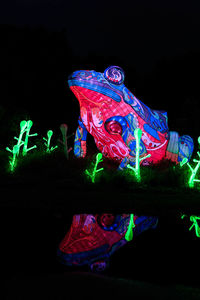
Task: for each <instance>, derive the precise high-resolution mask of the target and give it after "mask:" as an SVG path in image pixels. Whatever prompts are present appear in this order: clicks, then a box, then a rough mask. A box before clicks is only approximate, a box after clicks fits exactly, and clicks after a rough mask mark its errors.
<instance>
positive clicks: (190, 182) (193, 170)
mask: <svg viewBox="0 0 200 300" xmlns="http://www.w3.org/2000/svg"><path fill="white" fill-rule="evenodd" d="M198 143H199V145H200V137H198ZM197 155H198V156H199V158H200V152H199V151H197ZM193 162H195V163H197V165H196V167H195V168H193V167H192V166H191V165H190V163H189V162H188V159H187V158H186V157H185V158H184V159H183V160H182V161H181V162H180V167H183V166H184V165H185V164H187V166H188V167H189V169H190V171H191V175H190V177H189V180H188V185H189V187H190V188H193V187H194V182H200V180H199V179H196V178H195V177H196V174H197V171H198V170H199V167H200V160H197V159H193Z"/></svg>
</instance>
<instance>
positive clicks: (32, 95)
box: [0, 0, 200, 135]
mask: <svg viewBox="0 0 200 300" xmlns="http://www.w3.org/2000/svg"><path fill="white" fill-rule="evenodd" d="M2 26H3V27H2ZM6 26H8V27H9V26H11V27H9V29H7V27H6ZM0 28H3V29H1V40H2V41H3V47H2V48H1V49H0V51H1V66H2V67H1V71H0V75H1V80H0V84H1V93H2V96H1V99H3V100H1V101H2V102H1V103H3V104H2V107H3V108H2V109H1V115H4V118H7V115H6V114H5V113H4V112H5V107H6V106H8V105H10V107H11V106H12V109H13V107H17V108H18V110H20V109H21V108H23V109H25V111H26V110H28V113H29V115H31V116H33V117H35V118H36V117H37V118H38V120H39V119H42V118H45V119H46V120H49V119H51V120H53V119H54V120H58V122H63V121H65V119H67V118H68V119H69V122H70V118H72V116H74V120H75V119H76V118H77V115H78V113H79V108H78V104H77V103H76V104H75V102H74V103H73V104H72V102H70V101H69V97H71V96H72V95H71V92H70V91H69V89H68V86H67V77H68V75H69V74H70V73H71V72H72V71H75V70H77V69H95V70H96V71H100V72H103V71H104V69H105V68H106V67H107V66H108V65H113V64H115V65H120V66H121V67H122V68H123V69H124V70H125V74H126V79H125V80H126V81H125V84H126V85H127V87H128V88H129V89H130V90H131V91H132V92H133V94H135V95H136V96H137V97H138V98H139V99H141V100H142V101H143V102H144V103H145V104H147V105H148V106H150V107H151V108H154V109H161V110H167V111H168V112H169V113H170V114H169V117H170V122H171V123H170V126H171V129H173V130H174V129H177V126H178V129H177V131H178V130H182V129H183V131H184V130H186V129H187V133H188V134H191V129H190V128H192V130H193V129H194V128H197V127H199V123H198V121H197V119H198V116H199V113H200V108H199V101H200V99H199V82H200V76H199V69H200V38H199V37H200V2H199V1H187V2H186V1H185V2H182V1H148V0H138V1H126V0H124V1H120V2H119V1H108V0H106V1H105V0H102V1H94V0H93V1H80V0H77V1H64V0H56V1H53V0H18V1H14V0H10V1H4V2H3V3H1V4H0ZM10 28H11V29H10ZM19 32H20V33H19ZM49 40H50V42H49ZM45 43H46V44H45ZM2 49H3V50H2ZM10 87H12V91H11V88H10ZM2 91H3V92H2ZM67 97H68V100H67V101H68V102H67V101H66V98H67ZM27 98H28V99H29V100H28V101H27ZM41 99H42V101H41ZM55 99H60V100H59V101H57V100H56V101H57V102H56V103H54V105H49V103H50V102H51V103H53V102H55V101H54V100H55ZM52 101H53V102H52ZM72 101H73V100H72ZM42 103H43V107H42ZM58 103H62V104H61V105H60V104H58ZM10 107H9V109H10ZM38 107H39V108H38ZM69 107H70V109H69ZM33 112H37V116H36V115H34V114H33ZM14 113H15V111H13V114H14ZM44 115H45V117H44ZM74 120H73V121H74ZM188 120H189V121H188ZM188 122H193V123H192V124H191V126H188ZM184 133H185V132H184ZM195 134H197V135H198V134H199V133H198V132H196V133H195Z"/></svg>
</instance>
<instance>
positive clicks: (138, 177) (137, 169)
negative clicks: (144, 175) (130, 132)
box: [127, 128, 151, 182]
mask: <svg viewBox="0 0 200 300" xmlns="http://www.w3.org/2000/svg"><path fill="white" fill-rule="evenodd" d="M134 136H135V140H136V155H135V167H132V166H131V165H130V164H128V165H127V168H129V169H131V170H132V171H133V172H134V175H135V177H136V180H137V181H138V182H141V175H140V162H141V161H142V160H144V159H146V158H147V157H150V156H151V154H148V155H146V156H143V157H141V158H140V140H141V137H142V130H141V129H140V128H136V129H135V130H134Z"/></svg>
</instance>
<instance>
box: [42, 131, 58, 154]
mask: <svg viewBox="0 0 200 300" xmlns="http://www.w3.org/2000/svg"><path fill="white" fill-rule="evenodd" d="M52 135H53V131H52V130H48V131H47V139H46V138H44V137H43V140H44V141H45V142H46V143H44V144H45V146H46V147H47V149H46V152H47V153H50V152H52V151H54V150H55V149H56V148H58V146H55V147H50V143H51V138H52Z"/></svg>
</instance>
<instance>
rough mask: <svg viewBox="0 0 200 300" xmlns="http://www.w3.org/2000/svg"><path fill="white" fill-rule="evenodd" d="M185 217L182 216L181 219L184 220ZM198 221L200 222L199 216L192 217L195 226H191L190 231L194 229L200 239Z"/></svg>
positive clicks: (191, 220)
mask: <svg viewBox="0 0 200 300" xmlns="http://www.w3.org/2000/svg"><path fill="white" fill-rule="evenodd" d="M184 217H186V215H182V216H181V219H183V218H184ZM197 220H200V217H198V216H190V222H192V223H193V224H192V225H191V226H190V228H189V231H191V230H192V228H193V227H194V228H195V233H196V236H197V237H198V238H199V237H200V227H199V225H198V222H197Z"/></svg>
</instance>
